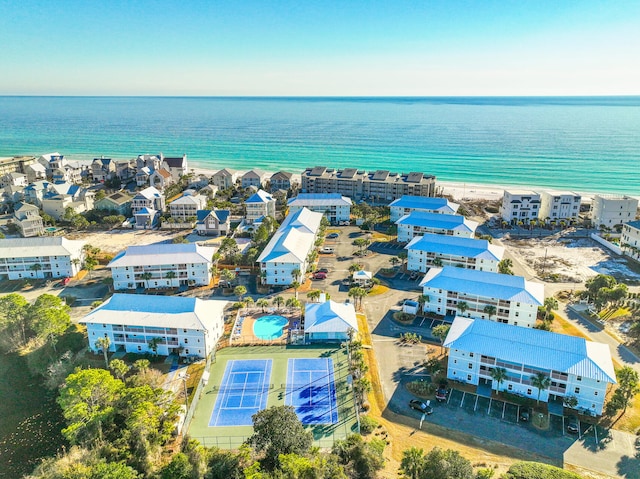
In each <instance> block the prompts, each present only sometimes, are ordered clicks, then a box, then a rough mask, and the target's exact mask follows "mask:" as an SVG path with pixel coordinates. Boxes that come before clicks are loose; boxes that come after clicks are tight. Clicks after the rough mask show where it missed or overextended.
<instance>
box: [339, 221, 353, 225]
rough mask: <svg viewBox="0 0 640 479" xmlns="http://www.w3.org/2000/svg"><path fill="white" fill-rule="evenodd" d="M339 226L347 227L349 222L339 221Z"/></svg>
mask: <svg viewBox="0 0 640 479" xmlns="http://www.w3.org/2000/svg"><path fill="white" fill-rule="evenodd" d="M339 223H340V226H349V225H350V224H351V221H340V222H339Z"/></svg>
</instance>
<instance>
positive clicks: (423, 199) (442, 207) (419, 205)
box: [389, 195, 460, 214]
mask: <svg viewBox="0 0 640 479" xmlns="http://www.w3.org/2000/svg"><path fill="white" fill-rule="evenodd" d="M389 207H391V208H393V207H397V208H413V209H422V210H434V211H446V212H448V213H450V214H455V213H456V211H458V208H459V207H460V205H458V204H456V203H452V202H450V201H449V200H448V199H446V198H431V197H427V196H409V195H405V196H403V197H402V198H398V199H397V200H395V201H393V202H391V204H390V205H389Z"/></svg>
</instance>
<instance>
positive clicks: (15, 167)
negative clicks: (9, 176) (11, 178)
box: [0, 156, 38, 176]
mask: <svg viewBox="0 0 640 479" xmlns="http://www.w3.org/2000/svg"><path fill="white" fill-rule="evenodd" d="M37 161H38V160H37V159H36V157H35V156H13V157H9V158H0V176H1V175H4V174H5V173H11V172H13V171H16V172H20V173H25V174H26V167H27V166H29V165H33V164H34V163H37Z"/></svg>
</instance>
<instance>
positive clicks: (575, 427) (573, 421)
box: [567, 416, 580, 434]
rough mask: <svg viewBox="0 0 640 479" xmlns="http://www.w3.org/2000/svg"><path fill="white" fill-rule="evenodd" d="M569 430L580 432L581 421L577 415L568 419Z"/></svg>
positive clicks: (575, 432) (572, 432)
mask: <svg viewBox="0 0 640 479" xmlns="http://www.w3.org/2000/svg"><path fill="white" fill-rule="evenodd" d="M567 432H570V433H571V434H578V433H579V432H580V421H579V420H578V418H577V417H576V416H570V417H569V419H568V420H567Z"/></svg>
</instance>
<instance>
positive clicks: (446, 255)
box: [404, 234, 504, 273]
mask: <svg viewBox="0 0 640 479" xmlns="http://www.w3.org/2000/svg"><path fill="white" fill-rule="evenodd" d="M404 249H406V250H407V269H408V270H409V271H420V272H422V273H426V271H427V270H428V269H429V268H431V267H432V266H434V261H435V262H436V265H435V266H459V267H464V268H467V269H477V270H479V271H492V272H497V271H498V263H499V262H500V261H501V260H502V257H503V256H504V248H503V247H502V246H497V245H493V244H491V243H489V242H488V241H487V240H481V239H473V238H464V237H462V236H444V235H437V234H425V235H423V236H416V237H415V238H413V239H412V240H411V241H410V242H409V244H407V246H405V247H404ZM438 263H440V264H438Z"/></svg>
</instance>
